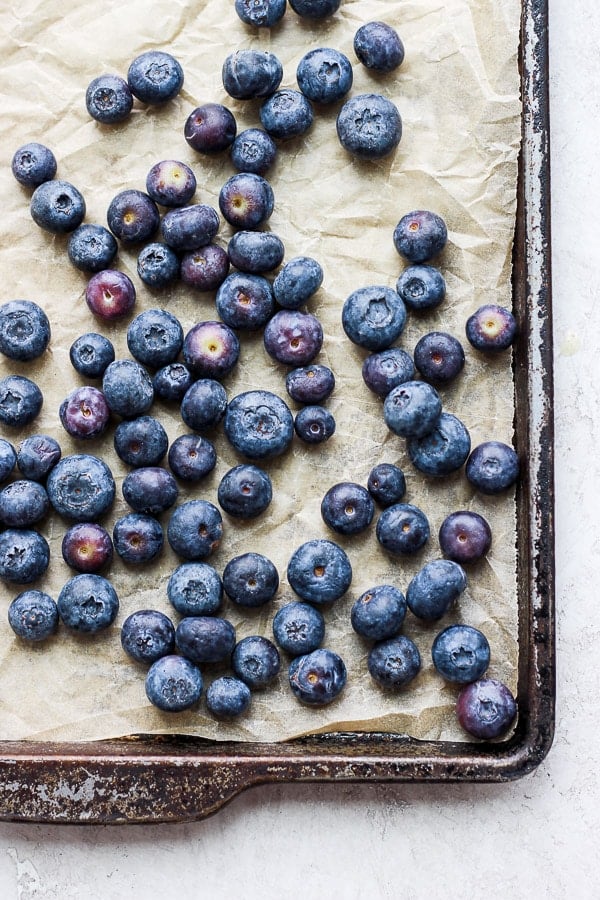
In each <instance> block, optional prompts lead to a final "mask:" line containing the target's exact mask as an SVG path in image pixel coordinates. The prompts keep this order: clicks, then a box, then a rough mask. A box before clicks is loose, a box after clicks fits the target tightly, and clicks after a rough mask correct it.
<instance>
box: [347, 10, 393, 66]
mask: <svg viewBox="0 0 600 900" xmlns="http://www.w3.org/2000/svg"><path fill="white" fill-rule="evenodd" d="M354 52H355V53H356V56H357V58H358V60H359V61H360V62H361V63H362V64H363V66H366V67H367V69H373V70H374V71H375V72H393V71H394V69H397V68H398V67H399V66H401V65H402V62H403V60H404V45H403V43H402V41H401V40H400V37H399V35H398V32H397V31H396V30H395V29H394V28H392V26H391V25H388V24H386V23H385V22H367V23H366V24H365V25H361V27H360V28H359V29H358V30H357V31H356V33H355V35H354Z"/></svg>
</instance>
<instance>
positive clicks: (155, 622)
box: [121, 609, 175, 664]
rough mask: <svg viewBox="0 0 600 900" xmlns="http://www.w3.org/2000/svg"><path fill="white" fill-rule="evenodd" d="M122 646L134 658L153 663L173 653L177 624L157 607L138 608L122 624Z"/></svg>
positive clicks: (138, 660)
mask: <svg viewBox="0 0 600 900" xmlns="http://www.w3.org/2000/svg"><path fill="white" fill-rule="evenodd" d="M121 646H122V648H123V650H124V651H125V653H127V655H128V656H131V658H132V659H135V660H136V661H137V662H141V663H147V664H151V663H153V662H156V660H157V659H160V658H161V657H162V656H167V655H169V654H171V653H173V650H174V648H175V626H174V625H173V623H172V622H171V620H170V619H169V617H168V616H166V615H165V614H164V613H162V612H159V611H158V610H157V609H138V610H136V612H133V613H131V615H129V616H127V618H126V619H125V621H124V622H123V624H122V625H121Z"/></svg>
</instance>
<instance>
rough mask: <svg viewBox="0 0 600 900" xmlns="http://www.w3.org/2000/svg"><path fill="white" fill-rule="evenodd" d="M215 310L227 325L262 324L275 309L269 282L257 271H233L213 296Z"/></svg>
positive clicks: (247, 325) (251, 328)
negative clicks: (253, 273)
mask: <svg viewBox="0 0 600 900" xmlns="http://www.w3.org/2000/svg"><path fill="white" fill-rule="evenodd" d="M215 303H216V306H217V312H218V313H219V316H220V317H221V319H222V320H223V321H224V322H225V324H226V325H229V327H230V328H240V329H248V330H253V329H256V328H263V327H264V326H265V325H266V324H267V322H268V321H269V319H270V318H271V316H272V315H273V313H274V312H275V298H274V296H273V288H272V287H271V283H270V282H269V281H267V279H266V278H263V277H262V276H261V275H251V274H248V273H244V272H233V273H232V274H231V275H228V276H227V278H225V280H224V281H223V282H222V283H221V285H220V287H219V289H218V291H217V295H216V298H215Z"/></svg>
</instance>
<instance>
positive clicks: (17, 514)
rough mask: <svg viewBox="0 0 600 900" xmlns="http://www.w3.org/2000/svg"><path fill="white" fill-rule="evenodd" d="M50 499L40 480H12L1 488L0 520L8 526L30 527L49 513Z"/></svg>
mask: <svg viewBox="0 0 600 900" xmlns="http://www.w3.org/2000/svg"><path fill="white" fill-rule="evenodd" d="M49 509H50V501H49V499H48V494H47V493H46V488H45V487H43V485H41V484H40V483H39V482H38V481H29V480H28V479H20V480H18V481H11V483H10V484H7V485H6V486H5V487H3V488H2V490H0V522H2V523H3V525H5V526H6V527H7V528H30V527H31V526H32V525H35V524H36V523H37V522H41V521H42V519H44V518H45V517H46V515H47V514H48V510H49Z"/></svg>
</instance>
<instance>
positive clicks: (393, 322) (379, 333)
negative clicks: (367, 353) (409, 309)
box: [342, 285, 406, 350]
mask: <svg viewBox="0 0 600 900" xmlns="http://www.w3.org/2000/svg"><path fill="white" fill-rule="evenodd" d="M405 324H406V307H405V306H404V303H403V302H402V300H401V298H400V296H399V295H398V294H397V292H396V291H395V290H393V289H392V288H389V287H385V285H372V286H370V287H363V288H358V290H356V291H353V292H352V293H351V294H350V296H349V297H347V298H346V300H345V301H344V305H343V307H342V327H343V329H344V331H345V332H346V334H347V335H348V337H349V338H350V340H351V341H352V342H353V343H355V344H358V345H359V347H365V349H367V350H386V349H387V348H388V347H390V346H391V345H392V344H393V343H394V341H395V340H396V338H398V337H400V335H401V334H402V331H403V330H404V325H405Z"/></svg>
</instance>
